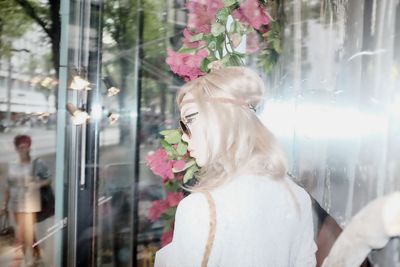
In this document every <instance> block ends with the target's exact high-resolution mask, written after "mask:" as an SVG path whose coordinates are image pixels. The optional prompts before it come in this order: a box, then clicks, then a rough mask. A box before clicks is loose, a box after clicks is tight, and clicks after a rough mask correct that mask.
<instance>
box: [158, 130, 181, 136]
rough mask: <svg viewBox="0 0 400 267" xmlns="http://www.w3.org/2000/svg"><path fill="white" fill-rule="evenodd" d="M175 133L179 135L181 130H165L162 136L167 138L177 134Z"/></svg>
mask: <svg viewBox="0 0 400 267" xmlns="http://www.w3.org/2000/svg"><path fill="white" fill-rule="evenodd" d="M175 132H178V133H179V130H177V129H174V130H164V131H161V132H160V134H161V135H163V136H166V135H170V134H175Z"/></svg>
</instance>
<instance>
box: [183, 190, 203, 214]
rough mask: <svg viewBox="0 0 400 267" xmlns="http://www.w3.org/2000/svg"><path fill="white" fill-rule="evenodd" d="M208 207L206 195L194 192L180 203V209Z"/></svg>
mask: <svg viewBox="0 0 400 267" xmlns="http://www.w3.org/2000/svg"><path fill="white" fill-rule="evenodd" d="M207 205H208V204H207V199H206V197H205V196H204V193H201V192H194V193H191V194H190V195H188V196H187V197H185V198H184V199H182V200H181V202H179V205H178V209H180V210H186V209H190V210H192V209H201V208H204V207H207Z"/></svg>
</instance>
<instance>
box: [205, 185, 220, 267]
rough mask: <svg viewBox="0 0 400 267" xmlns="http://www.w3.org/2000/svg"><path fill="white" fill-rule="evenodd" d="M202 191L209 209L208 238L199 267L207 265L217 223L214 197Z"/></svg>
mask: <svg viewBox="0 0 400 267" xmlns="http://www.w3.org/2000/svg"><path fill="white" fill-rule="evenodd" d="M202 193H203V194H204V196H205V197H206V199H207V202H208V207H209V210H210V228H209V231H208V239H207V244H206V247H205V250H204V255H203V260H202V262H201V267H207V264H208V259H209V258H210V254H211V249H212V246H213V243H214V239H215V231H216V225H217V210H216V208H215V202H214V199H213V198H212V196H211V194H210V192H208V191H203V192H202Z"/></svg>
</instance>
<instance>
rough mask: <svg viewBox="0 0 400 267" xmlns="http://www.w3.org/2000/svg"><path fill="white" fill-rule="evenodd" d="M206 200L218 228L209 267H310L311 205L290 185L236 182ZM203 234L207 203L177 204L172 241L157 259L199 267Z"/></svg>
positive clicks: (197, 198) (254, 179) (201, 199)
mask: <svg viewBox="0 0 400 267" xmlns="http://www.w3.org/2000/svg"><path fill="white" fill-rule="evenodd" d="M211 195H212V197H213V199H214V201H215V205H216V210H217V226H216V235H215V240H214V244H213V247H212V251H211V255H210V259H209V264H208V266H222V267H224V266H226V267H235V266H242V267H243V266H254V267H256V266H273V267H280V266H282V267H283V266H296V267H297V266H315V255H314V253H315V250H316V246H315V244H314V240H313V224H312V213H311V201H310V198H309V197H308V195H307V193H306V192H305V191H304V190H303V189H302V188H300V187H298V186H297V185H295V184H294V183H293V182H292V181H290V180H289V179H287V178H285V179H282V180H278V181H277V180H273V179H271V178H269V177H259V176H238V177H235V178H234V179H232V180H231V181H230V182H229V183H227V184H226V185H223V186H221V187H219V188H217V189H215V190H213V191H211ZM208 231H209V207H208V203H207V200H206V198H205V196H204V195H203V194H201V193H194V194H192V195H190V196H188V197H187V198H185V199H184V200H183V201H182V202H181V203H180V204H179V206H178V211H177V214H176V222H175V233H174V239H173V241H172V243H171V244H170V245H169V246H167V247H166V248H165V249H163V250H162V251H160V252H159V254H158V255H157V256H158V257H161V258H163V257H164V256H163V254H164V253H165V256H166V257H167V258H166V259H165V260H166V262H167V266H175V267H178V266H182V267H183V266H184V267H191V266H200V263H201V260H202V257H203V254H204V248H205V245H206V242H207V236H208ZM159 260H160V259H159ZM160 266H163V265H162V264H160Z"/></svg>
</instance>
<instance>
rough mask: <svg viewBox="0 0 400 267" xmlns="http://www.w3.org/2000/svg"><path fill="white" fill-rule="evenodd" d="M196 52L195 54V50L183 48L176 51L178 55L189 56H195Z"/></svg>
mask: <svg viewBox="0 0 400 267" xmlns="http://www.w3.org/2000/svg"><path fill="white" fill-rule="evenodd" d="M196 52H197V49H196V48H189V47H184V46H182V47H181V48H180V49H179V50H178V53H180V54H191V55H194V54H196Z"/></svg>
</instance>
